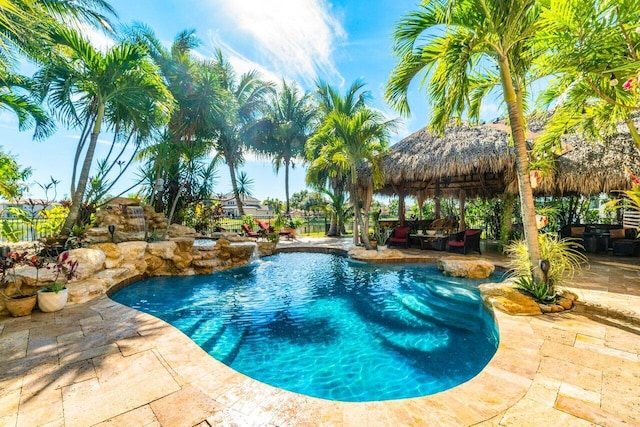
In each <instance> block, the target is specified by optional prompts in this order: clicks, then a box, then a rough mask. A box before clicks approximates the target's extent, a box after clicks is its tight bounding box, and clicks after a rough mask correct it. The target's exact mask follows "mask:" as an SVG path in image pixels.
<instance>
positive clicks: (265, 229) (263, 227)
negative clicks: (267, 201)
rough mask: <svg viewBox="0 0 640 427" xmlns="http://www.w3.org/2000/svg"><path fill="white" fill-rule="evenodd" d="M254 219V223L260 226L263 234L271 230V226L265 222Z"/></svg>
mask: <svg viewBox="0 0 640 427" xmlns="http://www.w3.org/2000/svg"><path fill="white" fill-rule="evenodd" d="M254 221H255V222H256V224H258V227H260V230H262V231H263V232H264V234H269V233H272V232H273V228H271V226H270V225H269V224H267V223H266V222H263V221H260V220H259V219H254Z"/></svg>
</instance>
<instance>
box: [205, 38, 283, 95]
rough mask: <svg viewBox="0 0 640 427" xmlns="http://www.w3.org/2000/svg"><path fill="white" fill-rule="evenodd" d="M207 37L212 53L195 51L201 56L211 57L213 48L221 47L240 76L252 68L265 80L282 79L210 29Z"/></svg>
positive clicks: (274, 80) (277, 80) (275, 81)
mask: <svg viewBox="0 0 640 427" xmlns="http://www.w3.org/2000/svg"><path fill="white" fill-rule="evenodd" d="M207 37H208V44H209V45H210V46H209V47H210V49H211V53H210V54H209V55H208V56H205V55H202V54H201V53H197V52H195V53H196V54H197V56H199V57H200V58H202V59H204V58H205V57H206V58H208V59H210V58H211V57H212V56H213V50H214V49H218V48H219V49H220V50H222V53H223V54H224V56H225V58H227V60H228V61H229V62H230V63H231V65H232V66H233V69H234V71H235V72H236V73H237V75H238V77H240V75H242V74H244V73H246V72H249V71H251V70H257V71H258V72H259V73H260V77H261V78H262V79H263V80H267V81H271V82H274V83H276V84H277V83H278V82H279V81H280V80H281V77H280V76H279V75H278V74H276V73H274V72H273V71H271V70H269V69H267V68H265V67H264V66H262V65H260V64H258V63H257V62H254V61H251V60H250V59H248V58H247V57H246V56H244V55H242V54H241V53H240V52H238V51H237V50H235V49H234V48H232V47H231V46H230V45H229V44H228V43H225V42H223V41H222V40H221V39H220V38H219V37H218V35H217V34H216V33H214V32H212V31H209V32H208V34H207Z"/></svg>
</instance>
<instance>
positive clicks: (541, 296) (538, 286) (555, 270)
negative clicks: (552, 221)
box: [505, 233, 588, 302]
mask: <svg viewBox="0 0 640 427" xmlns="http://www.w3.org/2000/svg"><path fill="white" fill-rule="evenodd" d="M538 238H539V239H540V251H541V258H542V259H546V260H548V261H549V271H548V273H547V281H546V283H533V278H532V267H533V266H532V265H531V261H530V260H529V252H528V250H527V244H526V242H525V241H524V240H518V241H515V242H513V243H511V244H510V245H508V246H507V247H506V248H505V251H506V253H507V255H508V256H509V258H510V261H509V266H510V268H511V275H512V276H514V277H516V278H517V281H516V284H517V285H518V286H519V288H520V289H522V290H526V293H529V294H530V295H532V296H533V297H534V298H536V299H537V300H538V301H541V302H550V301H553V300H555V298H556V296H557V289H558V287H559V286H561V285H562V283H563V282H564V281H565V280H566V279H568V278H570V277H573V275H574V274H575V273H576V271H579V270H580V268H581V266H582V264H586V263H587V262H588V260H587V257H586V256H585V255H584V254H583V253H582V252H581V250H582V245H581V244H579V243H578V242H577V241H576V239H572V238H564V239H560V238H558V237H557V236H556V235H554V234H550V233H544V234H539V235H538Z"/></svg>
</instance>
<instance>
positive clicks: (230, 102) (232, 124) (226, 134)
mask: <svg viewBox="0 0 640 427" xmlns="http://www.w3.org/2000/svg"><path fill="white" fill-rule="evenodd" d="M211 66H212V68H213V70H214V73H215V74H216V75H217V77H218V79H219V80H218V81H219V84H220V88H221V94H220V98H219V101H220V105H219V108H218V110H217V113H216V115H215V117H214V118H213V120H212V126H211V132H212V133H213V134H214V135H215V136H214V138H213V146H214V148H215V150H216V151H217V152H218V154H219V155H220V156H222V158H223V159H224V161H225V163H226V164H227V167H228V168H229V175H230V178H231V185H232V187H233V195H234V197H235V199H236V204H237V206H238V213H239V214H240V215H244V208H243V205H242V200H241V197H240V196H241V194H240V192H239V189H238V180H237V178H236V171H237V170H238V168H239V167H240V166H241V165H242V163H244V149H245V142H244V138H243V135H246V134H247V131H248V129H249V128H250V127H252V126H253V125H254V123H255V121H256V120H257V119H258V114H259V113H260V111H262V110H263V109H264V103H265V99H266V96H267V95H268V94H269V93H271V92H272V90H273V85H272V84H271V83H267V82H264V81H262V80H260V78H259V75H258V72H257V71H255V70H251V71H249V72H247V73H245V74H243V75H241V76H240V78H239V79H238V80H237V81H236V75H235V72H234V70H233V67H232V66H231V64H230V63H229V62H228V61H227V60H226V58H225V57H224V55H223V54H222V51H220V50H217V51H216V54H215V60H214V61H213V63H212V64H211Z"/></svg>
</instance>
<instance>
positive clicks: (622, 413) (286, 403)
mask: <svg viewBox="0 0 640 427" xmlns="http://www.w3.org/2000/svg"><path fill="white" fill-rule="evenodd" d="M307 244H309V242H308V241H305V240H304V239H298V240H297V241H295V242H293V243H287V244H286V245H283V246H304V245H307ZM318 244H320V245H325V246H332V245H334V244H335V241H333V242H331V240H330V239H328V241H325V243H322V242H318ZM339 245H340V246H343V247H347V246H348V242H346V241H343V242H340V243H339ZM407 255H409V256H410V257H411V258H415V257H419V256H427V257H435V256H438V253H429V252H425V253H422V254H421V253H420V252H419V251H412V250H409V251H407ZM493 258H495V259H494V260H497V261H500V259H499V258H497V257H495V256H494V257H493ZM591 262H592V265H591V268H590V269H589V270H585V271H583V272H582V273H581V275H580V277H579V278H577V279H576V280H574V282H573V283H572V287H571V289H572V290H573V291H574V292H576V293H577V294H578V295H579V296H580V299H581V302H580V304H579V305H578V306H577V308H576V309H575V310H574V311H571V312H566V313H562V314H553V315H543V316H538V317H511V316H508V315H505V314H502V313H499V312H497V313H496V317H497V320H498V324H499V328H500V338H501V342H500V347H499V349H498V352H497V353H496V355H495V357H494V358H493V359H492V360H491V362H490V363H489V365H488V366H487V367H486V368H485V369H484V370H483V371H482V372H481V373H480V374H478V375H477V376H476V377H475V378H473V379H471V380H470V381H468V382H466V383H464V384H462V385H460V386H458V387H455V388H453V389H450V390H447V391H444V392H441V393H438V394H435V395H432V396H427V397H421V398H414V399H403V400H396V401H387V402H372V403H343V402H333V401H327V400H322V399H315V398H311V397H307V396H302V395H298V394H295V393H290V392H287V391H283V390H280V389H277V388H274V387H271V386H268V385H265V384H263V383H260V382H257V381H254V380H252V379H250V378H248V377H245V376H243V375H241V374H239V373H236V372H235V371H233V370H231V369H230V368H228V367H226V366H225V365H223V364H222V363H220V362H218V361H216V360H215V359H213V358H212V357H210V356H209V355H208V354H206V353H205V352H204V351H203V350H201V349H200V348H199V347H198V346H197V345H196V344H194V343H193V342H192V341H191V340H189V339H188V338H187V337H186V336H185V335H183V334H182V333H181V332H179V331H178V330H177V329H175V328H173V327H172V326H170V325H168V324H166V323H164V322H162V321H160V320H158V319H155V318H153V317H151V316H149V315H147V314H144V313H140V312H138V311H135V310H133V309H130V308H128V307H124V306H122V305H120V304H118V303H116V302H113V301H111V300H110V299H109V298H106V297H103V298H100V299H98V300H94V301H92V302H90V303H86V304H80V305H75V306H68V307H67V308H65V309H64V310H62V311H60V312H57V313H40V312H37V311H36V312H34V313H33V314H32V315H31V316H29V317H24V318H16V319H12V318H7V317H4V318H0V426H29V427H31V426H45V425H46V426H68V427H73V426H92V425H97V426H208V425H211V426H217V425H239V426H245V425H247V426H251V425H260V426H262V425H274V426H286V425H305V426H306V425H309V426H313V425H337V426H340V425H345V426H351V425H353V426H364V425H371V426H377V425H381V426H399V425H420V426H423V425H425V426H426V425H429V426H461V425H462V426H463V425H481V426H502V425H505V426H506V425H514V426H529V425H532V426H533V425H535V426H539V425H554V424H555V425H560V424H562V425H567V426H583V425H584V426H590V425H602V426H610V425H611V426H615V425H640V266H638V265H637V264H638V259H637V258H636V259H632V258H627V259H624V258H611V257H600V258H594V259H592V260H591ZM470 351H472V349H470Z"/></svg>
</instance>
